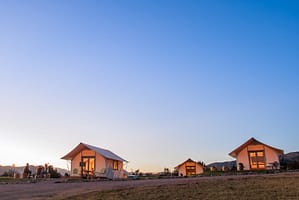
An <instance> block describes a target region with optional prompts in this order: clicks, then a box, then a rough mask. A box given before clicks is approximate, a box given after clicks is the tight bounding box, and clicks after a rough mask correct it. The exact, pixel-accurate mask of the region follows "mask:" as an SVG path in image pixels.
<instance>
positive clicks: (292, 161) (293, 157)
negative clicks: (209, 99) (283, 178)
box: [280, 152, 299, 169]
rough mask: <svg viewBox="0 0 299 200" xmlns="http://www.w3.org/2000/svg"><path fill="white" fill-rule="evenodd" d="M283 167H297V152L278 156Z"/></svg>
mask: <svg viewBox="0 0 299 200" xmlns="http://www.w3.org/2000/svg"><path fill="white" fill-rule="evenodd" d="M280 165H281V168H283V169H299V152H290V153H287V154H284V155H283V156H281V157H280Z"/></svg>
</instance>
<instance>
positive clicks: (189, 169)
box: [186, 165, 196, 176]
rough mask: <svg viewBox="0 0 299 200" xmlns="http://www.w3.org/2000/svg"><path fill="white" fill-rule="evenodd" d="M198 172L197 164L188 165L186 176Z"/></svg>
mask: <svg viewBox="0 0 299 200" xmlns="http://www.w3.org/2000/svg"><path fill="white" fill-rule="evenodd" d="M195 174H196V168H195V165H192V166H186V176H194V175H195Z"/></svg>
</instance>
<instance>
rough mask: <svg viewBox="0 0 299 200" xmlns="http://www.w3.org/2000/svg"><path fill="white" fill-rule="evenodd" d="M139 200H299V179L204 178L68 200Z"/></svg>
mask: <svg viewBox="0 0 299 200" xmlns="http://www.w3.org/2000/svg"><path fill="white" fill-rule="evenodd" d="M71 199H72V200H79V199H86V200H115V199H126V200H139V199H145V200H146V199H161V200H164V199H165V200H166V199H177V200H178V199H220V200H223V199H271V200H272V199H299V176H298V175H295V176H291V175H273V176H263V175H260V176H246V177H245V176H242V177H239V176H236V177H223V178H213V177H211V178H203V179H196V181H195V180H193V179H192V178H190V182H189V183H186V184H185V183H184V184H171V185H158V186H143V187H131V188H127V189H117V190H109V191H97V192H90V193H85V194H81V195H77V196H72V197H68V198H65V199H64V200H71Z"/></svg>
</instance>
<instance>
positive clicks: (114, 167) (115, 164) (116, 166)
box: [113, 160, 118, 170]
mask: <svg viewBox="0 0 299 200" xmlns="http://www.w3.org/2000/svg"><path fill="white" fill-rule="evenodd" d="M113 169H114V170H118V161H117V160H113Z"/></svg>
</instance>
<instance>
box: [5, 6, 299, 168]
mask: <svg viewBox="0 0 299 200" xmlns="http://www.w3.org/2000/svg"><path fill="white" fill-rule="evenodd" d="M298 63H299V2H298V1H296V0H295V1H290V0H281V1H275V0H269V1H265V0H250V1H238V0H227V1H223V0H218V1H217V0H216V1H215V0H212V1H204V0H202V1H200V0H198V1H197V0H196V1H192V0H189V1H183V0H182V1H175V0H135V1H120V0H118V1H114V0H107V1H101V0H95V1H92V0H88V1H83V0H82V1H73V0H72V1H71V0H63V1H61V0H51V1H50V0H48V1H47V0H46V1H39V0H36V1H29V0H28V1H22V0H20V1H14V0H0V95H1V96H0V137H1V139H0V165H11V164H13V163H15V164H17V165H25V164H26V162H29V163H30V164H44V163H46V162H49V163H50V164H54V165H55V166H58V167H63V168H66V167H67V164H66V163H67V162H66V161H64V160H61V159H60V158H61V157H62V156H64V155H65V154H66V153H68V152H69V151H70V150H71V149H72V148H73V147H75V146H76V145H77V144H79V143H80V142H85V143H88V144H91V145H95V146H99V147H102V148H107V149H110V150H111V151H113V152H115V153H116V154H118V155H120V156H121V157H123V158H125V159H126V160H129V163H128V164H127V166H126V169H127V170H128V171H131V169H134V170H135V169H140V170H141V171H163V168H164V167H168V168H170V169H173V167H175V166H176V165H178V164H180V163H181V162H183V161H184V160H186V159H188V158H192V159H194V160H201V161H204V162H205V163H210V162H214V161H224V160H233V159H232V158H231V157H229V156H228V153H229V152H230V151H231V150H233V149H234V148H236V147H237V146H238V145H240V144H242V143H243V142H245V141H246V140H247V139H249V138H250V137H255V138H256V139H258V140H261V141H262V142H265V143H267V144H269V145H272V146H275V147H278V148H282V149H283V150H284V151H285V152H291V151H298V150H299V145H298V141H299V65H298Z"/></svg>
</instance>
